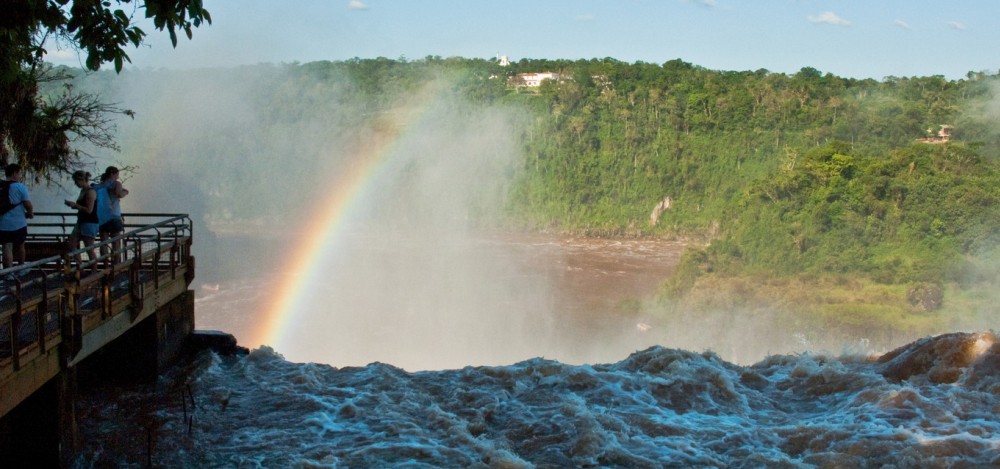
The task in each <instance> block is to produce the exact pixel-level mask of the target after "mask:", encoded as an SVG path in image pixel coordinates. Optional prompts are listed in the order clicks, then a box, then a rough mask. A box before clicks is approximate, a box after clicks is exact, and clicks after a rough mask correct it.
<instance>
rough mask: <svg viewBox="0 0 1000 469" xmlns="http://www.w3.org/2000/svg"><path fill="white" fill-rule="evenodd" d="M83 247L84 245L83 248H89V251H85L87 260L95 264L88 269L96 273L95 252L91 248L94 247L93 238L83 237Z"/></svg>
mask: <svg viewBox="0 0 1000 469" xmlns="http://www.w3.org/2000/svg"><path fill="white" fill-rule="evenodd" d="M83 245H84V247H88V248H90V249H88V250H87V258H88V259H90V261H91V262H95V263H94V265H92V266H91V267H90V270H92V271H94V272H96V271H97V264H96V261H97V250H96V249H93V248H92V247H91V246H93V245H94V238H90V237H87V236H84V237H83Z"/></svg>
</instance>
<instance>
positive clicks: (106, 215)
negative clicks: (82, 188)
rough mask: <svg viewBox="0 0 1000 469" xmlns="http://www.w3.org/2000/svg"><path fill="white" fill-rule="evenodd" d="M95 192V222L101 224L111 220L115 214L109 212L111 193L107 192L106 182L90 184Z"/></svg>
mask: <svg viewBox="0 0 1000 469" xmlns="http://www.w3.org/2000/svg"><path fill="white" fill-rule="evenodd" d="M90 187H93V188H94V191H96V192H97V201H95V202H94V208H95V209H96V210H97V224H98V225H103V224H105V223H107V222H109V221H111V220H112V219H113V218H114V217H115V216H114V214H113V213H112V212H111V194H109V193H108V184H91V185H90Z"/></svg>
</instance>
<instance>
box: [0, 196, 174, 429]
mask: <svg viewBox="0 0 1000 469" xmlns="http://www.w3.org/2000/svg"><path fill="white" fill-rule="evenodd" d="M125 220H126V222H127V223H126V225H125V233H124V234H122V235H121V236H118V237H116V238H113V239H109V240H107V241H105V242H103V243H98V244H96V245H95V246H94V247H95V248H96V249H95V250H96V256H95V258H93V259H90V257H89V255H88V251H87V249H78V250H75V251H68V250H67V248H66V247H65V240H66V238H67V236H68V235H69V233H70V232H71V231H72V228H73V223H74V221H75V214H65V213H38V214H36V216H35V218H34V219H33V220H31V224H30V225H29V226H28V233H29V234H28V242H27V248H28V259H29V262H28V263H26V264H25V265H22V266H18V267H15V268H12V269H4V270H0V417H2V416H4V415H6V414H7V413H8V412H10V411H11V410H12V409H13V408H14V407H16V406H17V405H18V404H19V403H21V402H22V401H23V400H24V399H26V398H27V397H28V396H30V395H31V394H32V393H34V392H35V391H36V390H38V389H40V388H41V387H42V386H43V385H44V384H46V383H47V382H48V381H49V380H51V379H52V378H54V377H55V376H57V375H58V374H59V373H60V371H62V370H64V369H66V368H68V367H72V366H75V365H76V364H78V363H79V362H80V361H81V360H83V359H85V358H86V357H88V356H89V355H91V354H93V353H94V352H96V351H97V350H99V349H101V347H104V346H105V345H107V344H108V343H110V342H111V341H113V340H115V339H116V338H118V337H119V336H121V335H122V334H124V333H125V332H126V331H128V330H129V329H130V328H131V327H132V326H134V325H136V324H138V323H139V322H140V321H142V320H143V319H145V318H146V317H149V316H150V315H152V314H154V313H155V312H156V311H157V310H158V309H159V308H160V307H161V306H163V305H165V304H166V303H168V302H169V301H170V300H172V299H174V298H175V297H177V296H179V295H181V294H183V293H185V292H186V291H187V289H188V285H189V284H190V283H191V281H192V279H193V278H194V257H193V256H192V255H191V245H192V224H191V219H190V218H189V217H188V216H187V215H183V214H125Z"/></svg>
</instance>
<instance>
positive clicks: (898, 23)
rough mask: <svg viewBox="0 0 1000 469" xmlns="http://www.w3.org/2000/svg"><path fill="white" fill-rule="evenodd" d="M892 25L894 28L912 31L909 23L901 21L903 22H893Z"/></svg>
mask: <svg viewBox="0 0 1000 469" xmlns="http://www.w3.org/2000/svg"><path fill="white" fill-rule="evenodd" d="M892 24H894V25H896V26H899V27H900V28H903V29H913V27H912V26H910V23H907V22H906V21H903V20H896V21H893V22H892Z"/></svg>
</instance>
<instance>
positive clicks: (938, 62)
mask: <svg viewBox="0 0 1000 469" xmlns="http://www.w3.org/2000/svg"><path fill="white" fill-rule="evenodd" d="M204 3H205V7H206V8H207V9H208V10H209V12H211V14H212V19H213V23H212V25H210V26H207V27H202V28H199V29H197V30H195V32H194V39H193V40H191V41H187V40H184V39H182V40H181V41H180V42H179V43H178V46H177V48H176V49H173V48H171V46H170V43H169V40H168V39H167V37H166V34H163V33H159V32H157V31H155V30H154V29H153V28H152V26H151V25H147V26H146V27H145V28H144V29H146V31H147V32H148V33H149V35H150V38H149V40H148V41H147V44H146V45H144V46H143V47H142V48H140V49H138V50H133V51H132V52H131V53H130V55H131V57H132V59H133V60H132V62H133V63H132V65H131V67H139V68H159V67H165V68H194V67H211V66H226V67H228V66H234V65H240V64H256V63H261V62H268V63H283V62H311V61H315V60H344V59H349V58H352V57H360V58H374V57H380V56H381V57H388V58H393V59H395V58H400V57H405V58H407V59H411V60H412V59H420V58H423V57H426V56H428V55H437V56H442V57H450V56H461V57H469V58H491V57H495V56H496V55H497V54H498V53H499V54H503V55H507V56H509V57H510V58H511V60H515V61H516V60H520V59H523V58H546V59H572V60H575V59H590V58H603V57H612V58H615V59H618V60H622V61H625V62H635V61H644V62H649V63H657V64H660V63H663V62H666V61H668V60H673V59H678V58H679V59H682V60H684V61H687V62H691V63H693V64H695V65H700V66H703V67H706V68H709V69H715V70H757V69H760V68H765V69H768V70H770V71H772V72H782V73H794V72H796V71H798V70H799V69H800V68H802V67H805V66H809V67H814V68H816V69H819V70H820V71H821V72H824V73H825V72H830V73H833V74H836V75H840V76H845V77H854V78H875V79H879V80H881V79H883V78H885V77H886V76H900V77H901V76H928V75H944V76H945V77H946V78H949V79H956V78H962V77H965V75H966V73H967V72H969V71H988V72H990V73H997V71H998V69H1000V50H998V49H1000V0H955V1H953V2H931V1H925V0H535V1H524V0H500V1H485V0H294V1H292V0H204ZM139 15H140V16H141V12H140V13H139ZM60 56H62V54H60V53H54V54H53V55H52V57H51V58H52V59H53V61H59V57H60ZM60 63H71V64H77V63H78V62H75V61H73V60H72V59H70V60H69V62H65V61H64V62H60Z"/></svg>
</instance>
